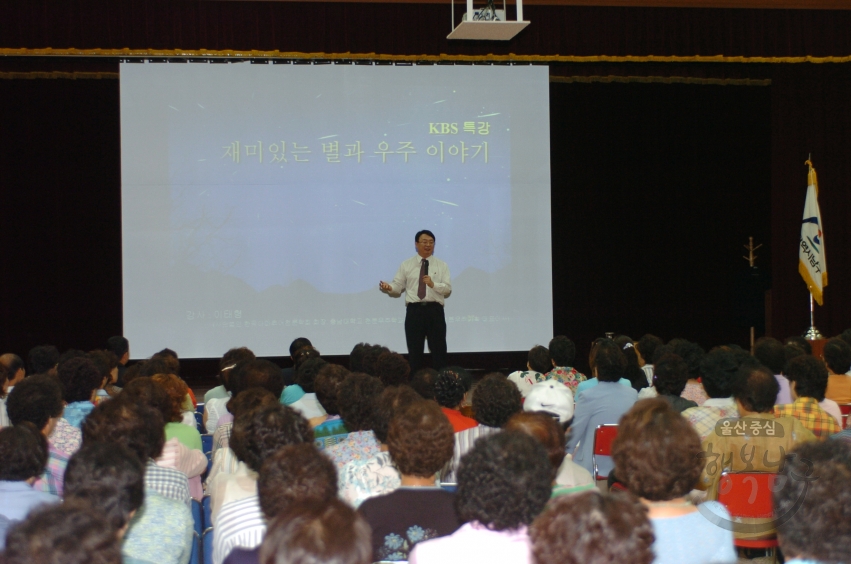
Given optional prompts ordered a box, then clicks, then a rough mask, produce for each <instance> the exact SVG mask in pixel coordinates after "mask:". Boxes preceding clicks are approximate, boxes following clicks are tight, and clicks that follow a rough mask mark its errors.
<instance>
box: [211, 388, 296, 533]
mask: <svg viewBox="0 0 851 564" xmlns="http://www.w3.org/2000/svg"><path fill="white" fill-rule="evenodd" d="M300 443H313V431H312V430H311V429H310V425H309V424H308V422H307V420H306V419H305V418H304V417H302V416H301V415H300V414H299V413H297V412H296V411H295V410H294V409H292V408H289V407H287V406H285V405H280V404H278V405H276V406H272V407H265V408H262V409H257V410H255V411H249V412H246V413H241V414H240V415H239V419H236V420H235V421H234V422H233V434H232V435H231V439H230V446H231V448H232V449H233V452H234V453H235V454H236V457H237V459H239V466H238V467H237V469H236V471H235V472H234V473H233V474H218V475H217V476H216V477H215V479H213V480H211V481H210V482H209V483H208V487H207V492H208V493H209V494H210V508H211V515H212V521H213V525H214V526H215V525H217V521H216V519H217V517H218V514H219V511H220V510H221V509H222V507H223V506H224V505H226V504H228V503H230V502H232V501H238V500H240V499H245V498H247V497H251V496H253V495H257V473H258V472H259V471H260V467H261V466H262V465H263V462H264V461H265V460H266V458H268V457H269V455H271V454H272V453H273V452H275V451H276V450H277V449H279V448H281V447H282V446H284V445H294V444H300Z"/></svg>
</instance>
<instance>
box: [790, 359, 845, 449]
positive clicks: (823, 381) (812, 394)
mask: <svg viewBox="0 0 851 564" xmlns="http://www.w3.org/2000/svg"><path fill="white" fill-rule="evenodd" d="M786 377H787V378H788V379H789V387H790V390H791V392H792V399H793V400H794V401H793V402H792V403H791V404H788V405H776V406H774V416H775V417H795V418H796V419H799V420H800V421H801V423H803V424H804V427H806V428H807V429H809V430H810V431H812V432H813V434H814V435H815V436H816V437H818V438H819V439H822V440H824V439H826V438H827V437H828V435H832V434H833V433H838V432H839V431H840V430H841V429H840V427H839V424H838V423H837V422H836V420H835V419H834V418H833V416H832V415H830V414H829V413H827V412H826V411H825V410H824V409H822V408H821V407H820V406H819V402H820V401H822V400H824V392H825V390H826V389H827V379H828V373H827V367H826V366H825V365H824V362H822V361H821V360H819V359H817V358H815V357H812V356H799V357H797V358H793V359H792V360H790V361H789V363H788V364H787V366H786Z"/></svg>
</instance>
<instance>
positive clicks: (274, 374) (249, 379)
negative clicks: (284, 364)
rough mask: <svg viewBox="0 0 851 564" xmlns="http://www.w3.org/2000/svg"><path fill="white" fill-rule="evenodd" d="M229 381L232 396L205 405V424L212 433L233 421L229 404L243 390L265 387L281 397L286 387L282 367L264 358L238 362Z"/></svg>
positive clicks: (213, 400)
mask: <svg viewBox="0 0 851 564" xmlns="http://www.w3.org/2000/svg"><path fill="white" fill-rule="evenodd" d="M228 381H229V387H230V391H231V393H232V396H231V398H230V399H226V398H224V399H215V398H214V399H212V400H210V404H209V405H208V406H205V407H206V409H205V410H204V417H205V420H204V425H205V427H206V429H207V431H208V432H210V433H215V431H216V429H218V427H219V426H220V425H226V424H227V423H231V422H233V413H232V412H230V411H229V408H228V406H229V404H230V402H231V401H233V400H234V399H235V398H236V397H237V396H239V394H240V393H242V392H243V391H245V390H250V389H251V388H265V389H267V390H269V391H270V392H272V394H274V395H275V396H277V397H280V396H281V392H283V389H284V377H283V375H282V373H281V369H280V367H279V366H278V365H276V364H274V363H273V362H270V361H268V360H264V359H254V360H245V361H241V362H238V363H237V364H236V366H235V367H234V368H233V370H232V371H231V374H230V378H229V380H228Z"/></svg>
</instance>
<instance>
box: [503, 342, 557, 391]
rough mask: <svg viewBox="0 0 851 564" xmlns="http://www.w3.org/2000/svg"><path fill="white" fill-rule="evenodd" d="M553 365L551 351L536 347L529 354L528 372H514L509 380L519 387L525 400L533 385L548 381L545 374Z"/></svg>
mask: <svg viewBox="0 0 851 564" xmlns="http://www.w3.org/2000/svg"><path fill="white" fill-rule="evenodd" d="M552 365H553V361H552V359H551V358H550V351H549V349H547V347H542V346H541V345H535V346H534V347H532V348H531V349H529V354H528V355H527V357H526V370H523V371H520V370H518V371H516V372H512V373H511V374H509V375H508V380H509V381H511V382H513V383H514V385H516V386H517V388H518V389H519V390H520V393H521V394H522V395H523V397H524V398H525V397H526V394H528V393H529V390H530V389H531V388H532V386H533V385H535V384H536V383H538V382H543V381H544V380H545V379H546V377H545V376H544V373H546V372H549V371H550V370H551V369H552Z"/></svg>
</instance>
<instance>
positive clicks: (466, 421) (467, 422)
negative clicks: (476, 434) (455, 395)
mask: <svg viewBox="0 0 851 564" xmlns="http://www.w3.org/2000/svg"><path fill="white" fill-rule="evenodd" d="M440 409H441V410H442V411H443V413H444V415H446V418H447V419H449V422H450V423H452V428H453V429H454V430H455V432H456V433H458V432H460V431H463V430H465V429H472V428H473V427H476V426H477V425H478V424H479V422H478V421H476V420H475V419H471V418H469V417H467V416H466V415H461V412H460V411H458V410H457V409H449V408H448V407H441V408H440Z"/></svg>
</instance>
